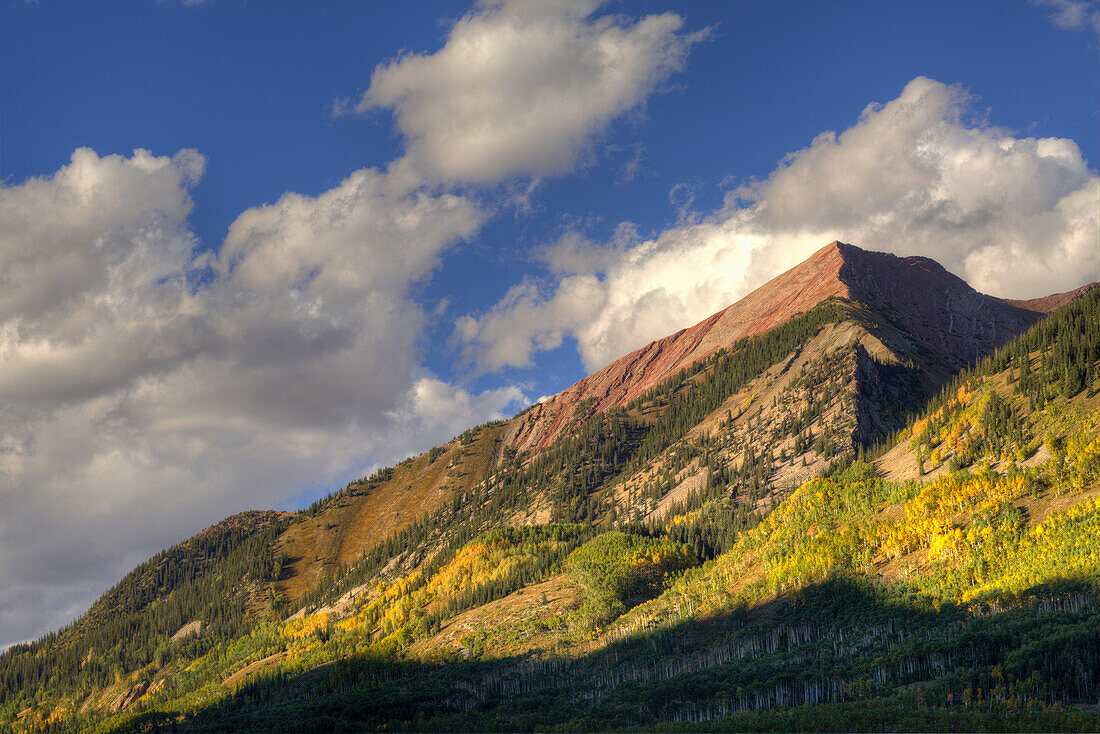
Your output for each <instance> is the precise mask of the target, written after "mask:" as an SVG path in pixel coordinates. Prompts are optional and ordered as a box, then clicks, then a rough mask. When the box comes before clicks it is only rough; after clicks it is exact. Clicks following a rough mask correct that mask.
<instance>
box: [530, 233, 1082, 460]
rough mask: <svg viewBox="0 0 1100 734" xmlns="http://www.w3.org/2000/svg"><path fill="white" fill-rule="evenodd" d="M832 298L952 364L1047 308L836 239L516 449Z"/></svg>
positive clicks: (632, 365) (600, 375) (559, 408)
mask: <svg viewBox="0 0 1100 734" xmlns="http://www.w3.org/2000/svg"><path fill="white" fill-rule="evenodd" d="M1061 297H1062V296H1049V297H1048V298H1047V299H1038V300H1051V299H1057V298H1061ZM828 298H840V299H844V300H847V301H855V302H860V303H863V304H866V305H868V306H871V307H872V308H874V309H875V310H876V311H877V313H878V314H879V315H880V317H881V318H884V319H888V320H889V321H890V322H891V323H892V325H893V326H895V327H897V328H898V329H900V330H901V331H902V332H904V333H906V334H908V335H910V336H911V337H915V338H916V339H917V340H919V341H920V342H921V343H922V346H924V347H926V348H928V349H930V350H933V351H934V352H935V353H936V356H937V358H939V359H946V361H948V362H949V363H950V364H951V365H952V366H958V365H961V364H964V363H965V362H968V361H971V360H973V359H975V358H977V357H979V356H981V355H983V354H986V353H988V352H989V351H990V350H992V349H993V348H995V347H997V346H1000V345H1001V344H1004V343H1005V342H1006V341H1007V340H1008V339H1010V338H1011V337H1013V336H1015V335H1017V334H1019V333H1021V332H1022V331H1023V330H1025V329H1026V328H1027V327H1029V326H1031V325H1032V324H1033V323H1035V321H1036V320H1037V316H1035V314H1034V313H1032V312H1033V311H1038V310H1041V309H1040V308H1030V307H1029V306H1026V305H1024V304H1023V303H1020V304H1016V303H1013V302H1005V301H1001V300H999V299H996V298H993V297H991V296H986V295H983V294H981V293H978V292H977V291H975V290H974V289H973V288H971V287H970V286H969V285H967V284H966V283H965V282H964V281H963V280H962V279H960V278H958V277H957V276H954V275H952V274H951V273H949V272H947V271H946V270H944V268H943V267H942V266H940V265H939V264H938V263H936V262H935V261H934V260H929V259H928V258H924V257H906V258H899V257H897V256H895V255H890V254H887V253H882V252H867V251H865V250H861V249H859V248H858V247H854V246H852V245H846V244H843V243H841V242H832V243H831V244H829V245H826V246H825V247H823V248H821V249H820V250H818V251H817V252H816V253H814V254H813V255H812V256H811V257H810V258H809V259H808V260H806V261H805V262H803V263H801V264H800V265H797V266H795V267H794V268H791V269H790V270H788V271H787V272H785V273H783V274H782V275H779V276H776V277H775V278H773V279H772V280H770V281H768V282H767V283H765V284H764V285H762V286H760V287H759V288H757V289H756V290H755V291H753V292H752V293H750V294H749V295H747V296H745V297H744V298H742V299H741V300H740V301H738V302H737V303H734V304H733V305H731V306H729V307H728V308H726V309H724V310H722V311H719V312H718V313H716V314H714V315H713V316H711V317H709V318H707V319H705V320H703V321H701V322H699V323H698V324H696V325H695V326H692V327H691V328H688V329H684V330H682V331H679V332H677V333H675V334H672V335H671V336H667V337H665V338H664V339H659V340H658V341H655V342H653V343H651V344H648V345H646V346H644V347H642V348H641V349H638V350H636V351H634V352H631V353H630V354H628V355H626V356H624V357H621V358H619V359H618V360H616V361H614V362H612V363H611V364H609V365H608V366H606V367H604V368H603V369H601V370H599V371H597V372H595V373H593V374H592V375H589V376H588V377H586V378H584V379H583V380H581V381H579V382H578V383H576V384H575V385H573V386H572V387H570V388H568V389H567V390H565V391H564V392H562V393H559V394H558V395H555V396H554V397H552V398H550V399H549V400H547V401H545V402H543V403H542V404H540V405H538V406H536V407H535V408H534V409H532V410H531V411H530V412H529V413H527V414H526V415H525V417H524V420H522V421H521V422H520V423H519V424H518V425H517V426H516V428H515V435H514V438H513V439H512V442H513V443H514V445H515V446H516V448H518V449H535V450H538V449H541V448H544V447H546V446H547V445H549V444H550V443H551V442H553V441H554V440H555V439H556V438H558V437H559V436H560V435H561V434H562V433H563V432H565V431H568V430H569V429H570V428H572V427H574V426H575V425H576V424H577V422H578V421H579V420H580V419H581V417H582V416H584V417H587V416H588V415H592V414H595V413H599V412H603V411H606V410H611V409H613V408H619V407H622V406H623V405H625V404H627V403H628V402H630V401H631V400H634V399H635V398H637V397H639V396H640V395H642V394H643V393H645V392H646V391H648V390H650V389H652V388H653V387H655V386H656V385H658V384H659V383H661V382H663V381H665V380H667V379H668V378H669V377H671V376H673V375H674V374H676V373H677V372H679V371H680V370H682V369H685V368H687V367H689V366H690V365H692V364H694V363H696V362H698V361H699V360H702V359H705V358H707V357H709V356H711V355H712V354H714V353H715V352H717V351H718V350H719V349H723V348H729V347H730V346H732V345H733V344H734V343H735V342H737V341H738V340H739V339H743V338H745V337H750V336H755V335H757V334H761V333H763V332H765V331H767V330H769V329H772V328H774V327H776V326H779V325H781V324H784V323H786V322H788V321H789V320H790V319H791V318H792V317H793V316H795V315H796V314H800V313H804V312H806V311H809V310H810V309H811V308H813V307H814V306H816V305H817V304H819V303H821V302H822V301H824V300H826V299H828ZM1027 303H1033V302H1027ZM582 405H583V406H584V410H582V411H580V412H579V413H580V414H578V411H577V407H578V406H582Z"/></svg>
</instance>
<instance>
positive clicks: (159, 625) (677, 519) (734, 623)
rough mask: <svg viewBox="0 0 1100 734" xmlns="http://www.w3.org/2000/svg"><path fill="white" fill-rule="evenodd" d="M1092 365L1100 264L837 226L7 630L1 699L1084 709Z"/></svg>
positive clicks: (455, 711)
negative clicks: (692, 319) (611, 341)
mask: <svg viewBox="0 0 1100 734" xmlns="http://www.w3.org/2000/svg"><path fill="white" fill-rule="evenodd" d="M1098 389H1100V289H1095V288H1092V287H1091V286H1083V287H1082V288H1080V289H1077V290H1075V291H1072V292H1071V293H1068V294H1055V295H1053V296H1049V297H1047V298H1044V299H1035V300H1033V301H1022V302H1008V301H1003V300H1000V299H996V298H993V297H990V296H986V295H983V294H981V293H978V292H976V291H974V290H973V289H972V288H970V287H969V286H968V285H967V284H966V283H965V282H963V281H962V280H960V279H959V278H957V277H955V276H953V275H951V274H950V273H948V272H947V271H946V270H944V269H943V268H942V267H940V266H939V265H938V264H936V263H935V262H934V261H931V260H928V259H927V258H919V257H908V258H899V257H895V256H893V255H888V254H884V253H874V252H866V251H863V250H861V249H859V248H857V247H854V246H852V245H846V244H842V243H839V242H834V243H832V244H830V245H828V246H826V247H824V248H823V249H821V250H819V251H818V252H817V253H815V254H814V255H813V256H812V257H811V258H809V259H808V260H807V261H805V262H804V263H802V264H800V265H798V266H796V267H795V268H792V269H791V270H789V271H787V272H786V273H783V274H782V275H780V276H778V277H776V278H774V279H773V280H771V281H769V282H768V283H766V284H765V285H763V286H762V287H761V288H759V289H757V290H756V291H754V292H753V293H751V294H749V295H748V296H746V297H745V298H743V299H741V300H740V301H738V302H737V303H735V304H733V305H731V306H730V307H728V308H727V309H725V310H723V311H721V312H719V313H717V314H715V315H713V316H712V317H710V318H708V319H706V320H704V321H702V322H700V323H699V324H697V325H695V326H693V327H691V328H689V329H685V330H683V331H680V332H678V333H676V334H673V335H671V336H669V337H666V338H664V339H661V340H658V341H656V342H654V343H652V344H650V345H647V346H645V347H643V348H641V349H639V350H637V351H635V352H632V353H631V354H629V355H626V356H624V357H623V358H621V359H619V360H616V361H615V362H613V363H612V364H610V365H608V366H607V367H605V368H603V369H602V370H600V371H598V372H596V373H594V374H593V375H590V376H589V377H587V378H585V379H584V380H582V381H580V382H578V383H577V384H576V385H574V386H572V387H570V388H569V389H567V390H565V391H564V392H562V393H561V394H559V395H557V396H554V397H553V398H550V399H548V400H546V401H544V402H543V403H542V404H541V405H536V406H532V407H531V408H529V409H528V410H526V411H524V412H522V413H520V414H519V415H517V416H515V417H514V418H512V419H511V420H508V421H499V422H496V423H492V424H487V425H484V426H479V427H475V428H471V429H470V430H468V431H466V432H465V433H463V434H462V435H461V436H458V437H456V438H455V439H454V440H452V441H450V442H448V443H447V444H445V445H443V446H439V447H435V448H433V449H432V450H430V451H428V452H426V453H425V454H422V455H420V456H417V457H413V458H410V459H408V460H406V461H404V462H402V463H400V464H398V465H397V466H394V467H390V468H388V469H385V470H382V471H380V472H377V473H376V474H375V475H373V476H371V477H364V478H362V479H358V480H355V481H353V482H351V483H349V484H348V485H347V486H346V487H345V488H343V489H341V490H339V491H336V492H333V493H332V494H331V495H329V496H328V497H326V498H324V499H323V500H319V501H318V502H316V503H314V505H312V506H311V507H309V508H307V509H305V510H302V511H300V512H297V513H292V514H291V513H272V512H252V513H245V514H242V515H238V516H234V517H232V518H229V519H227V520H226V521H223V522H222V523H220V524H218V525H216V526H214V527H212V528H208V529H207V530H205V531H203V532H202V533H200V534H199V535H197V536H195V537H194V538H192V539H191V540H189V541H187V542H185V543H183V544H180V545H179V546H176V547H174V548H171V549H168V550H166V551H164V552H163V553H161V554H159V555H158V556H156V557H154V558H153V559H151V560H150V561H148V562H147V563H145V564H143V565H142V566H140V567H138V568H137V569H135V570H134V571H133V572H131V573H130V574H129V575H128V576H127V577H125V578H124V579H123V580H122V581H121V582H120V583H119V584H118V585H117V586H116V587H115V588H113V589H112V590H111V591H109V592H108V593H107V594H106V595H105V596H104V597H103V598H102V599H100V600H99V601H98V602H97V603H96V604H95V605H94V606H93V607H92V609H91V610H90V611H89V613H88V614H87V615H86V616H85V617H83V618H81V619H80V620H78V621H77V622H76V623H74V624H73V625H71V626H70V627H68V628H66V629H64V630H61V631H59V632H57V633H53V634H51V635H48V636H47V637H45V638H43V639H42V640H40V641H38V642H35V643H32V644H29V645H19V646H15V647H13V648H12V649H11V650H9V651H8V652H6V653H4V654H3V655H0V724H4V725H8V726H10V727H12V728H13V729H15V730H18V731H36V730H51V729H53V730H66V731H68V730H89V731H92V730H95V731H131V730H133V731H137V730H141V731H152V730H185V731H224V730H255V731H272V730H284V731H296V730H302V729H319V728H329V729H339V728H344V729H362V728H371V729H376V728H377V729H380V728H387V729H393V728H397V729H427V730H461V729H470V730H485V729H505V730H512V729H536V728H551V727H555V728H564V729H570V730H572V729H603V728H654V727H657V726H663V727H669V726H674V727H680V728H699V727H703V728H705V727H707V726H713V727H716V728H719V729H753V730H763V729H782V730H793V729H804V728H809V729H820V728H821V727H822V723H821V722H822V721H824V720H832V721H837V722H838V724H837V726H838V727H839V728H842V729H861V728H883V727H889V728H905V729H913V730H924V729H944V728H955V729H978V728H984V729H990V728H996V729H1005V728H1009V726H1010V725H1011V727H1016V728H1025V729H1074V730H1085V729H1096V728H1100V716H1098V715H1097V713H1096V712H1095V711H1094V710H1093V709H1090V708H1088V706H1090V705H1093V704H1095V703H1096V701H1097V696H1098V695H1100V676H1098V675H1097V674H1096V671H1097V670H1100V657H1098V655H1100V653H1098V652H1097V649H1096V646H1095V630H1096V629H1097V628H1098V626H1100V616H1098V615H1100V612H1098V610H1100V591H1098V586H1097V582H1098V581H1100V554H1098V553H1097V552H1096V550H1095V544H1094V543H1092V542H1091V538H1092V537H1094V534H1095V533H1096V532H1097V531H1100V500H1098V499H1097V498H1098V497H1100V396H1098V395H1097V391H1098ZM823 717H824V718H823ZM708 722H709V723H708Z"/></svg>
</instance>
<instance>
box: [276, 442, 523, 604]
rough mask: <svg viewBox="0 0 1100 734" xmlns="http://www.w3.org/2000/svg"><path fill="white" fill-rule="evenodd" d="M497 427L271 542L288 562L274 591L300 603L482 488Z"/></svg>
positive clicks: (354, 488)
mask: <svg viewBox="0 0 1100 734" xmlns="http://www.w3.org/2000/svg"><path fill="white" fill-rule="evenodd" d="M503 431H504V426H503V425H495V426H488V427H484V428H481V429H479V430H477V431H476V433H473V434H464V436H465V437H466V438H465V439H462V438H460V439H456V440H454V441H451V442H450V443H448V444H446V445H444V446H442V447H440V449H436V450H433V451H432V452H428V453H426V454H421V455H420V456H418V457H416V458H413V459H409V460H408V461H405V462H403V463H401V464H399V465H398V466H397V467H395V468H394V470H393V473H392V475H391V476H390V477H389V478H388V479H386V480H384V481H382V482H380V483H377V484H373V485H368V484H352V485H350V486H349V487H348V488H347V489H346V490H344V491H343V492H340V493H339V494H338V495H337V496H336V497H335V498H333V500H332V501H331V502H330V503H329V504H328V505H327V506H326V507H324V508H323V509H322V510H321V512H320V513H318V514H317V515H316V516H315V517H309V518H305V519H303V520H302V521H301V522H298V523H295V524H294V525H292V526H291V527H290V528H288V529H287V531H286V532H285V533H283V535H282V536H280V538H279V540H278V545H277V547H276V552H282V553H285V554H286V555H287V558H288V561H289V563H288V565H287V570H286V572H285V573H284V575H283V579H282V580H281V581H280V582H279V583H278V590H279V592H280V593H282V594H284V595H285V596H286V597H287V598H288V599H289V600H291V601H292V602H293V601H297V600H298V599H301V598H302V597H303V596H304V595H305V594H306V593H307V592H308V591H309V590H310V589H312V588H313V587H314V586H315V585H316V584H317V582H318V581H319V580H320V579H321V577H322V576H323V575H324V574H325V573H326V572H327V573H336V572H337V571H338V570H340V569H341V568H342V567H345V566H348V565H350V564H351V563H352V562H353V561H355V560H356V559H357V558H359V556H361V555H362V554H364V553H366V552H368V551H370V550H371V549H372V548H374V546H375V545H377V544H378V543H379V542H381V541H382V540H384V539H385V538H387V537H389V536H390V535H392V534H393V533H395V532H398V531H400V530H402V529H404V528H406V527H408V526H409V525H411V524H412V523H413V522H414V521H415V520H416V519H417V518H420V517H423V516H424V515H425V514H428V513H430V512H432V511H434V510H436V509H438V508H439V507H441V506H442V505H443V503H444V502H447V501H449V500H450V499H451V498H452V497H453V496H454V493H455V492H462V491H465V490H467V489H469V488H470V487H472V486H474V485H476V484H478V483H479V482H481V481H482V480H483V479H484V478H485V476H486V474H487V473H488V472H489V471H490V470H491V468H492V467H493V465H494V464H495V462H496V461H497V460H498V454H499V444H500V437H501V434H502V432H503Z"/></svg>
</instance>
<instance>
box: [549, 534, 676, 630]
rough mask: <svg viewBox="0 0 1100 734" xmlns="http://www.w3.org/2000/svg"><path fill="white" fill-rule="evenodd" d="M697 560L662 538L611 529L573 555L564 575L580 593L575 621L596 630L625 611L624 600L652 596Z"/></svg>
mask: <svg viewBox="0 0 1100 734" xmlns="http://www.w3.org/2000/svg"><path fill="white" fill-rule="evenodd" d="M697 562H698V561H697V559H696V558H695V556H694V554H693V553H692V552H691V551H690V550H688V548H687V547H686V546H684V545H681V544H679V543H674V542H672V541H671V540H669V539H667V538H650V537H646V536H644V535H636V534H633V533H624V532H621V531H618V530H614V531H611V532H609V533H604V534H603V535H599V536H597V537H595V538H593V539H592V540H590V541H588V542H587V543H585V544H584V545H582V546H581V547H580V548H578V549H577V550H575V551H573V552H572V553H571V554H570V555H569V558H568V559H567V560H566V562H565V573H566V574H567V575H568V576H569V577H570V578H571V579H573V581H575V582H576V583H577V584H579V585H580V586H581V587H582V588H583V589H584V597H583V606H582V608H581V618H582V620H583V621H584V622H585V624H586V625H587V626H588V627H589V628H596V627H599V626H601V625H603V624H606V623H607V622H610V621H611V620H613V619H615V618H616V617H618V616H619V615H621V614H622V613H623V612H624V611H626V603H627V601H628V600H631V599H635V600H636V599H637V598H639V597H646V596H649V595H653V594H655V593H657V592H658V591H660V590H661V589H663V588H664V587H665V586H666V585H667V584H668V583H669V581H670V580H671V578H672V577H673V576H674V575H676V574H678V573H680V572H681V571H683V570H684V569H687V568H690V567H691V566H693V565H695V564H696V563H697Z"/></svg>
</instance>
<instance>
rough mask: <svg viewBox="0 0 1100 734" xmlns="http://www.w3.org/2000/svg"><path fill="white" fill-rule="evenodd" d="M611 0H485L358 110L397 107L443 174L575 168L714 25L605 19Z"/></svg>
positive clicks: (380, 75)
mask: <svg viewBox="0 0 1100 734" xmlns="http://www.w3.org/2000/svg"><path fill="white" fill-rule="evenodd" d="M599 5H600V3H599V2H596V1H595V0H568V1H564V2H559V1H550V0H494V1H484V2H481V3H480V4H479V5H478V7H477V8H476V9H475V10H473V11H471V12H470V13H468V14H467V15H466V16H464V17H463V18H461V19H460V20H459V21H458V22H457V23H455V25H454V27H453V28H452V29H451V31H450V33H449V35H448V37H447V42H446V44H445V45H444V47H443V48H442V49H440V50H439V51H437V52H436V53H434V54H416V53H410V54H405V55H404V56H401V57H400V58H398V59H397V60H395V61H392V62H390V63H388V64H382V65H380V66H379V67H378V68H376V69H375V71H374V74H373V75H372V77H371V84H370V87H369V89H368V90H367V92H366V93H365V94H364V95H363V97H362V98H361V99H360V100H359V102H358V105H357V106H356V109H357V111H359V112H366V111H368V110H371V109H377V108H392V109H393V111H394V116H395V119H396V123H397V126H398V128H399V129H400V130H401V133H402V134H403V135H404V137H405V139H406V142H407V146H408V157H409V162H410V163H411V165H413V166H414V167H415V168H416V169H417V170H420V171H423V172H424V173H425V174H426V175H428V176H429V177H431V178H433V179H436V180H443V181H455V182H461V181H465V182H474V183H491V182H495V181H498V180H500V179H503V178H507V177H509V176H512V175H525V176H534V177H540V176H550V175H556V174H561V173H566V172H569V171H571V170H572V169H573V168H574V166H575V165H576V162H577V159H578V157H580V156H582V155H583V154H584V153H585V152H586V151H587V150H588V147H589V146H590V144H591V143H592V140H593V138H594V137H596V136H597V135H598V134H599V133H600V132H601V131H602V130H603V129H604V128H605V127H606V126H607V125H608V124H609V123H610V122H611V121H612V120H614V119H615V118H617V117H619V116H620V115H622V114H623V113H624V112H627V111H629V110H631V109H634V108H636V107H637V106H638V105H640V104H641V103H642V102H643V100H644V99H645V98H646V97H647V96H648V95H649V94H651V93H652V92H653V91H654V90H656V89H657V88H658V87H659V85H661V84H662V83H663V82H664V81H665V80H667V79H668V77H669V76H670V75H671V74H673V73H674V72H676V71H678V70H680V69H681V68H682V67H683V66H684V63H685V61H686V58H687V55H688V52H689V50H690V48H691V45H692V44H693V43H694V42H696V41H698V40H699V39H701V38H702V37H703V35H704V33H703V32H700V33H695V34H685V33H682V32H681V28H682V26H683V19H682V18H680V17H679V16H678V15H676V14H674V13H664V14H661V15H650V16H646V17H645V18H642V19H641V20H638V21H636V22H630V21H628V20H625V19H623V18H621V17H618V16H607V15H605V16H601V17H596V18H593V17H592V14H593V13H594V12H595V10H596V9H597V8H598V6H599ZM346 108H347V105H346V104H344V103H338V104H336V105H335V107H334V109H335V110H337V111H339V110H343V109H346Z"/></svg>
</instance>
